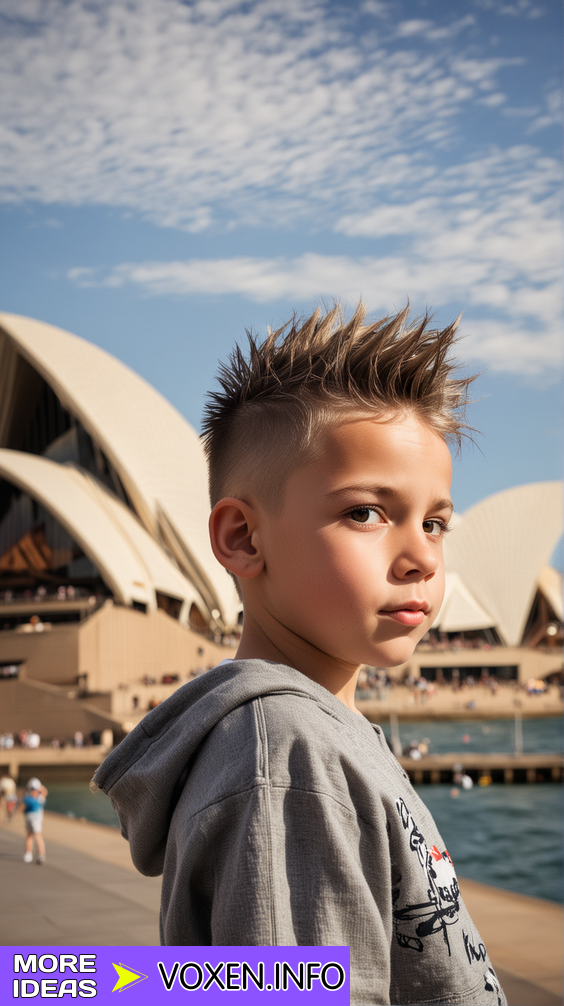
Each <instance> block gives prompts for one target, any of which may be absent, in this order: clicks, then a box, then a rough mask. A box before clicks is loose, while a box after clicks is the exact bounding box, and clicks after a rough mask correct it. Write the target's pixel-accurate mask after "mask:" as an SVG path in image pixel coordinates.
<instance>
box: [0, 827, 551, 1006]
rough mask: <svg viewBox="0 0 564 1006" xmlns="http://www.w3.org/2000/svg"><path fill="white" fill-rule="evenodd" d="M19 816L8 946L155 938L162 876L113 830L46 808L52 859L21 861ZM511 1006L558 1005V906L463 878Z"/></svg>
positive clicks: (5, 871) (11, 864) (5, 849)
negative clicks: (140, 867) (137, 862)
mask: <svg viewBox="0 0 564 1006" xmlns="http://www.w3.org/2000/svg"><path fill="white" fill-rule="evenodd" d="M23 835H24V826H23V816H22V815H18V816H16V817H15V818H14V819H13V820H12V821H10V822H7V821H5V820H4V819H2V820H0V877H1V881H0V882H1V891H2V904H3V911H2V915H1V919H0V936H1V943H2V944H3V945H5V946H80V945H82V946H152V945H158V942H159V935H158V909H159V897H160V878H156V877H155V878H153V877H150V878H148V877H142V876H140V874H138V873H137V872H136V870H135V869H134V867H133V865H132V863H131V859H130V857H129V847H128V845H127V842H125V841H124V839H123V838H122V837H121V835H120V834H119V832H118V831H117V830H116V829H114V828H109V827H107V826H105V825H100V824H92V823H90V822H87V821H80V820H72V819H68V818H66V817H64V816H62V815H59V814H54V813H50V812H46V813H45V825H44V835H45V839H46V843H47V857H48V859H47V863H46V864H45V865H44V866H41V867H39V866H36V865H35V864H25V863H24V862H23V861H22V853H23ZM460 886H461V889H462V894H463V897H464V899H465V901H466V903H467V905H468V907H469V909H470V912H471V914H472V916H473V918H474V920H475V922H476V925H477V927H478V929H479V930H480V933H481V935H482V938H483V939H484V941H485V943H486V944H487V946H488V950H489V953H490V956H491V959H492V962H493V964H494V967H495V968H496V970H497V972H498V975H499V978H500V981H501V983H502V985H503V987H504V989H505V991H506V993H507V997H508V1001H509V1006H560V1004H562V910H561V909H560V907H559V906H558V905H556V904H553V903H551V902H547V901H541V900H540V899H536V898H528V897H525V896H523V895H519V894H514V893H512V892H510V891H503V890H500V889H499V888H493V887H487V886H485V885H484V884H477V883H475V882H474V881H470V880H461V882H460Z"/></svg>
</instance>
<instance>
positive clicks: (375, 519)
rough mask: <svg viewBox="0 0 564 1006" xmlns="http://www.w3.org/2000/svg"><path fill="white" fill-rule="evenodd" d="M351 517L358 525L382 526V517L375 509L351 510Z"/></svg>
mask: <svg viewBox="0 0 564 1006" xmlns="http://www.w3.org/2000/svg"><path fill="white" fill-rule="evenodd" d="M349 517H351V518H352V519H353V520H354V521H356V522H357V524H382V517H381V515H380V514H379V513H378V511H377V510H375V509H374V507H369V506H357V507H355V508H354V510H349Z"/></svg>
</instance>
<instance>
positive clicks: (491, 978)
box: [484, 968, 503, 1006]
mask: <svg viewBox="0 0 564 1006" xmlns="http://www.w3.org/2000/svg"><path fill="white" fill-rule="evenodd" d="M484 987H485V989H486V992H495V994H496V995H497V1006H503V999H502V995H501V985H500V984H499V982H498V980H497V975H496V973H495V971H494V969H493V968H488V970H487V971H486V973H485V975H484Z"/></svg>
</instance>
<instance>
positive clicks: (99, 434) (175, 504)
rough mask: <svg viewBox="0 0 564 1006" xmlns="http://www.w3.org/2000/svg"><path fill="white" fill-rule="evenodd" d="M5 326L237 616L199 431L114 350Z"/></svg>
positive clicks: (13, 322)
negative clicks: (215, 546) (217, 552)
mask: <svg viewBox="0 0 564 1006" xmlns="http://www.w3.org/2000/svg"><path fill="white" fill-rule="evenodd" d="M0 325H1V327H2V329H3V331H4V333H5V334H6V335H7V336H8V337H9V339H10V340H11V341H12V342H13V343H14V344H15V345H16V346H17V349H18V351H19V352H20V353H21V355H22V356H24V357H25V359H27V360H28V362H29V363H30V364H31V365H32V366H33V367H34V368H35V369H36V370H37V371H38V372H39V373H40V374H41V376H42V377H43V378H44V380H46V381H47V383H48V384H49V385H50V386H51V387H52V388H53V390H54V391H55V393H56V394H57V396H58V398H59V399H60V401H61V403H62V404H63V406H64V407H65V408H66V409H67V410H68V411H69V412H70V413H72V414H73V415H74V416H76V417H77V419H79V420H80V422H81V423H82V425H83V426H84V428H85V429H86V430H87V431H88V432H89V433H90V435H91V436H92V437H93V438H94V440H95V441H96V442H97V443H98V444H99V445H100V447H101V448H102V450H103V451H104V453H105V454H106V455H107V457H108V458H109V460H110V461H111V463H112V464H113V466H114V467H115V469H116V471H117V473H118V474H119V477H120V478H121V480H122V482H123V484H124V486H125V488H126V490H127V492H128V494H129V496H130V498H131V500H132V501H133V504H134V506H135V509H136V511H137V513H138V515H139V517H140V519H141V520H142V522H143V524H144V525H145V527H146V528H147V530H148V531H149V532H150V534H152V535H153V537H154V538H155V539H156V540H159V538H160V527H159V515H160V514H162V516H163V518H164V520H165V521H168V523H169V524H170V525H171V526H173V527H174V529H175V533H176V535H177V537H178V539H179V540H180V545H181V546H182V547H181V548H180V549H179V555H178V556H177V560H178V562H179V563H181V565H183V567H184V568H186V567H188V569H187V572H188V575H190V577H191V579H193V580H194V581H195V583H196V584H197V586H198V588H199V591H200V594H201V595H202V597H203V599H204V601H205V603H206V606H207V607H208V608H209V610H210V611H212V610H213V609H214V608H217V609H218V611H219V612H220V614H221V616H222V619H223V621H224V624H226V625H230V624H232V623H233V622H234V621H235V618H236V608H237V605H238V599H237V595H236V592H235V589H234V586H233V584H232V582H231V580H230V578H229V576H228V574H227V573H226V572H225V570H224V569H223V568H222V567H221V566H220V565H219V563H218V562H217V560H216V559H215V557H214V555H213V552H212V550H211V547H210V544H209V538H208V531H207V522H208V513H209V505H208V499H207V490H206V487H207V471H206V462H205V458H204V454H203V450H202V446H201V444H200V441H199V438H198V435H197V433H196V431H195V430H194V429H193V428H192V427H191V426H190V425H189V423H187V422H186V420H185V419H184V418H183V417H182V416H181V415H180V414H179V413H178V412H177V411H176V409H175V408H173V406H172V405H171V404H170V403H169V402H168V401H166V399H165V398H163V396H162V395H160V394H159V392H158V391H156V390H155V389H154V388H152V387H151V386H150V385H149V384H148V383H147V382H146V381H144V380H143V379H142V378H141V377H139V375H138V374H135V373H134V372H133V371H132V370H130V369H129V367H126V366H125V365H124V364H123V363H121V362H120V361H119V360H116V359H115V358H114V357H113V356H111V355H110V354H109V353H107V352H105V351H104V350H103V349H100V348H99V347H98V346H94V345H93V344H92V343H89V342H86V341H85V340H84V339H80V338H78V336H76V335H72V334H71V333H69V332H65V331H63V330H61V329H59V328H55V327H54V326H52V325H47V324H45V323H43V322H40V321H35V320H33V319H30V318H24V317H21V316H19V315H13V314H0Z"/></svg>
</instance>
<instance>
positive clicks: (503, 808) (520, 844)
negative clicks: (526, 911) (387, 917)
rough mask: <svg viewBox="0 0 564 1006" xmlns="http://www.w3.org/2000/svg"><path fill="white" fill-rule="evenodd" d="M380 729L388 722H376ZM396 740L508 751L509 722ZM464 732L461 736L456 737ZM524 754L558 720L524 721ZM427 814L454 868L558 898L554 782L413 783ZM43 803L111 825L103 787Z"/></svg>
mask: <svg viewBox="0 0 564 1006" xmlns="http://www.w3.org/2000/svg"><path fill="white" fill-rule="evenodd" d="M384 729H385V731H386V732H389V731H388V728H387V727H386V726H385V727H384ZM400 735H401V740H402V743H403V744H409V742H410V741H411V740H417V741H420V740H423V738H425V739H428V740H429V742H430V744H429V746H430V751H431V753H433V754H443V753H448V752H452V751H454V752H461V753H463V752H464V751H465V750H466V751H469V752H470V751H479V752H482V751H496V752H508V753H510V752H512V751H513V750H514V743H515V732H514V724H513V723H512V722H511V721H509V720H489V721H488V722H487V723H480V722H476V721H472V722H467V723H465V722H460V721H459V722H446V721H445V722H418V723H409V724H402V723H400ZM463 738H467V740H463ZM523 748H524V750H525V752H531V753H532V752H547V751H549V752H557V751H560V750H561V749H562V721H561V720H560V719H554V720H552V719H545V720H525V721H524V722H523ZM417 789H418V793H419V795H420V797H421V798H422V799H423V800H424V802H425V803H426V804H427V806H428V807H429V809H430V811H431V813H432V814H433V816H434V818H435V820H436V822H437V825H438V827H439V831H440V832H441V835H442V837H443V839H444V842H445V845H446V848H447V849H448V851H449V853H450V855H451V856H452V859H453V861H454V864H455V867H456V869H457V872H458V874H459V875H460V876H462V877H469V878H470V879H472V880H478V881H480V882H482V883H484V884H493V885H494V886H496V887H503V888H506V889H508V890H512V891H516V892H518V893H519V894H528V895H531V896H533V897H536V898H546V899H548V900H550V901H557V902H561V901H562V898H563V893H564V892H563V873H564V864H563V848H562V826H563V822H564V804H563V799H562V787H561V786H560V785H558V784H554V783H539V784H534V785H531V784H529V785H501V784H499V785H495V784H492V785H490V786H486V787H481V786H474V788H473V789H472V790H469V791H465V790H463V789H462V788H461V787H457V789H458V793H459V795H458V796H457V797H454V796H452V795H451V790H452V786H450V785H448V784H442V785H437V786H431V785H425V786H419V787H417ZM47 809H48V810H53V811H57V812H59V813H62V814H68V815H69V816H71V817H79V818H80V817H85V818H86V819H87V820H89V821H97V822H99V823H101V824H108V825H111V826H112V827H118V820H117V816H116V814H115V811H114V809H113V807H112V805H111V803H110V801H109V799H108V797H106V796H105V795H104V794H103V793H94V794H93V793H91V792H90V791H89V788H88V785H87V784H86V783H80V784H78V783H52V784H50V785H49V797H48V801H47Z"/></svg>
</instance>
